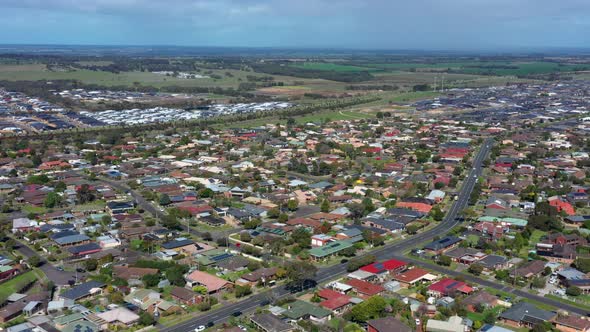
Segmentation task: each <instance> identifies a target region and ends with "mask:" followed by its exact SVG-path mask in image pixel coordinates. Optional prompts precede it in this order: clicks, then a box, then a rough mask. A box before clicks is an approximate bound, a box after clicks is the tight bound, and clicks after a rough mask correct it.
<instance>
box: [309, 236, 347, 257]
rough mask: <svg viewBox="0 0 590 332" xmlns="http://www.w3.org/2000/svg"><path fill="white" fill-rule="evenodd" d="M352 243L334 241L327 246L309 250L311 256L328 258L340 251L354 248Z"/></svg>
mask: <svg viewBox="0 0 590 332" xmlns="http://www.w3.org/2000/svg"><path fill="white" fill-rule="evenodd" d="M352 245H353V244H352V242H350V241H348V240H343V241H334V242H332V243H328V244H326V245H325V246H321V247H316V248H313V249H311V250H309V254H310V255H312V256H314V257H320V258H321V257H326V256H329V255H332V254H335V253H337V252H339V251H340V250H343V249H346V248H350V247H352Z"/></svg>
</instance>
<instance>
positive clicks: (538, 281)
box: [531, 277, 546, 289]
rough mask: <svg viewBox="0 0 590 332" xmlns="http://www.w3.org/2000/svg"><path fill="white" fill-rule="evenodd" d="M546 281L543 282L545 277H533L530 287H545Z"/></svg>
mask: <svg viewBox="0 0 590 332" xmlns="http://www.w3.org/2000/svg"><path fill="white" fill-rule="evenodd" d="M545 285H546V282H545V278H542V277H535V278H533V281H531V287H533V288H537V289H540V288H545Z"/></svg>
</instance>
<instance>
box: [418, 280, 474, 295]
mask: <svg viewBox="0 0 590 332" xmlns="http://www.w3.org/2000/svg"><path fill="white" fill-rule="evenodd" d="M428 290H430V291H435V292H438V293H441V294H445V295H447V294H449V293H450V292H452V291H454V290H458V291H461V292H463V293H469V292H470V291H471V290H472V289H471V287H469V286H467V284H466V283H464V282H462V281H457V280H455V279H450V278H445V279H442V280H440V281H439V282H435V283H434V284H432V285H430V286H428Z"/></svg>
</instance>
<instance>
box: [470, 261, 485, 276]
mask: <svg viewBox="0 0 590 332" xmlns="http://www.w3.org/2000/svg"><path fill="white" fill-rule="evenodd" d="M468 271H469V273H471V274H473V275H476V276H478V275H480V274H481V273H482V272H483V266H482V265H481V264H479V263H474V264H471V265H469V269H468Z"/></svg>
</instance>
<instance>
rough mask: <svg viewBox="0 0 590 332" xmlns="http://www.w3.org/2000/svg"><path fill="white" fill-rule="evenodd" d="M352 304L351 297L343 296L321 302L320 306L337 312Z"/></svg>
mask: <svg viewBox="0 0 590 332" xmlns="http://www.w3.org/2000/svg"><path fill="white" fill-rule="evenodd" d="M349 303H350V296H348V295H342V294H340V296H337V297H333V298H330V299H327V300H325V301H322V302H320V305H321V306H322V307H324V308H326V309H329V310H336V309H338V308H341V307H343V306H345V305H347V304H349Z"/></svg>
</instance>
